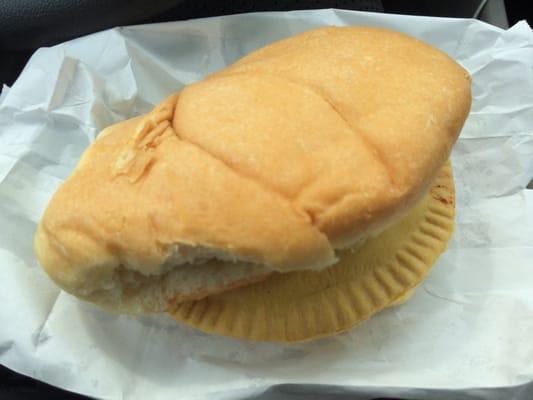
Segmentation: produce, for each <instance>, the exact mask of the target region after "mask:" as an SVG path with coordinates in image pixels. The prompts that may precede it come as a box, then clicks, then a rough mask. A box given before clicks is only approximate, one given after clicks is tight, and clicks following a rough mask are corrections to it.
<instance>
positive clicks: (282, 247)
mask: <svg viewBox="0 0 533 400" xmlns="http://www.w3.org/2000/svg"><path fill="white" fill-rule="evenodd" d="M470 98H471V96H470V78H469V76H468V73H467V72H466V71H465V70H464V69H463V68H461V67H460V66H459V65H458V64H457V63H455V62H454V61H453V60H452V59H450V58H449V57H448V56H447V55H446V54H444V53H442V52H441V51H439V50H437V49H435V48H432V47H430V46H429V45H427V44H425V43H423V42H421V41H419V40H416V39H414V38H412V37H409V36H406V35H403V34H400V33H396V32H392V31H388V30H383V29H372V28H361V27H350V28H333V27H328V28H321V29H316V30H312V31H309V32H306V33H303V34H300V35H297V36H294V37H291V38H288V39H285V40H282V41H280V42H277V43H273V44H271V45H269V46H267V47H265V48H263V49H260V50H258V51H256V52H254V53H251V54H250V55H248V56H247V57H244V58H243V59H241V60H240V61H238V62H237V63H235V64H234V65H232V66H230V67H228V68H227V69H225V70H223V71H221V72H219V73H216V74H214V75H212V76H210V77H207V78H206V79H205V80H204V81H200V82H198V83H195V84H192V85H190V86H188V87H185V88H184V89H183V90H182V91H181V92H180V93H177V94H175V95H172V96H170V97H168V98H167V99H165V100H164V101H163V102H162V103H161V104H160V105H158V106H157V107H156V108H155V109H154V110H153V111H152V112H150V113H149V114H147V115H145V116H142V117H138V118H135V119H132V120H128V121H125V122H122V123H119V124H117V125H114V126H112V127H109V128H107V129H106V130H105V131H104V132H102V133H101V134H100V136H99V138H98V140H96V141H95V143H93V144H92V145H91V146H90V147H89V148H88V149H87V151H86V152H85V153H84V155H83V157H82V159H81V160H80V163H79V165H78V167H77V168H76V170H75V171H74V173H73V174H72V176H71V177H70V178H69V179H68V180H67V181H66V182H65V184H64V185H63V186H62V187H61V188H60V189H59V190H58V192H57V193H56V194H55V195H54V196H53V198H52V200H51V201H50V204H49V206H48V208H47V210H46V212H45V214H44V216H43V218H42V221H41V223H40V225H39V228H38V231H37V235H36V238H35V249H36V252H37V255H38V258H39V260H40V262H41V263H42V265H43V267H44V268H45V270H46V271H47V272H48V274H49V275H50V276H51V277H52V278H53V279H54V280H55V281H56V282H57V283H58V284H59V285H60V286H61V287H62V288H64V289H65V290H67V291H69V292H70V293H73V294H75V295H77V296H80V297H82V298H85V299H88V300H91V301H94V302H97V303H100V304H102V305H104V306H106V307H108V308H114V309H116V310H119V311H130V312H146V311H163V310H165V309H166V308H167V307H168V304H170V303H175V302H179V301H183V300H188V299H197V298H200V297H202V296H206V295H209V294H212V293H216V292H219V291H223V290H226V289H228V288H231V287H236V286H238V285H242V284H247V283H250V282H252V281H257V280H260V279H263V278H265V277H267V276H268V275H270V274H271V273H273V272H274V271H278V272H287V271H295V270H302V269H321V268H325V267H327V266H329V265H332V264H333V263H334V262H335V261H336V257H335V250H336V249H339V248H344V247H349V246H353V245H355V244H357V243H360V242H361V241H363V240H364V239H365V238H366V237H368V236H369V235H372V234H375V233H376V232H378V231H379V230H381V229H383V228H385V227H386V226H389V225H390V224H391V223H393V222H394V221H395V220H396V219H398V218H399V217H400V216H403V215H405V214H406V213H407V212H408V210H409V209H410V208H411V207H412V206H413V204H415V202H416V201H417V200H418V199H420V198H421V197H422V195H423V194H424V193H425V192H426V190H427V188H428V186H429V184H430V182H431V181H432V179H433V178H434V176H435V174H436V172H437V171H438V170H439V168H440V167H441V166H442V165H443V163H444V162H445V160H446V159H447V158H448V156H449V154H450V150H451V147H452V145H453V144H454V142H455V140H456V139H457V136H458V134H459V132H460V129H461V127H462V125H463V123H464V120H465V118H466V116H467V114H468V111H469V107H470ZM186 277H187V278H188V279H187V278H186Z"/></svg>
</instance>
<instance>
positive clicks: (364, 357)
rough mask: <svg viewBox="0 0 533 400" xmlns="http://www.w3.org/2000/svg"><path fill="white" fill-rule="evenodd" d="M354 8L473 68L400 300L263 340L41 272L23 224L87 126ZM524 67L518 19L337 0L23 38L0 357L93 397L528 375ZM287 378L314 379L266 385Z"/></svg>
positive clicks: (0, 304)
mask: <svg viewBox="0 0 533 400" xmlns="http://www.w3.org/2000/svg"><path fill="white" fill-rule="evenodd" d="M358 24H364V25H371V26H379V27H387V28H392V29H396V30H399V31H403V32H406V33H409V34H412V35H414V36H416V37H418V38H420V39H423V40H425V41H427V42H429V43H431V44H433V45H434V46H436V47H439V48H440V49H442V50H444V51H446V52H447V53H449V54H450V55H451V56H452V57H454V58H455V59H457V60H458V61H459V62H460V63H461V64H462V65H464V66H465V67H466V68H467V69H468V70H469V71H470V73H471V74H472V77H473V93H474V101H473V106H472V112H471V114H470V116H469V118H468V121H467V123H466V126H465V127H464V130H463V132H462V134H461V137H460V139H459V142H458V143H457V145H456V147H455V149H454V151H453V157H452V158H453V165H454V170H455V176H456V184H457V203H458V205H457V230H456V233H455V235H454V237H453V240H452V242H451V244H450V246H449V249H448V251H447V252H446V253H445V254H444V255H443V256H442V257H441V258H440V260H439V261H438V263H437V266H436V267H435V268H434V270H433V272H432V273H431V275H430V277H429V278H428V279H427V281H426V282H425V283H424V284H422V285H421V286H420V287H419V289H418V290H417V291H416V294H415V295H414V296H413V298H412V299H411V300H410V301H409V302H407V303H406V304H404V305H402V306H400V307H395V308H392V309H388V310H386V311H383V312H381V313H380V314H378V315H376V316H375V317H373V318H372V319H371V320H370V321H368V322H366V323H364V324H362V325H361V326H359V327H357V328H356V329H353V330H351V331H349V332H347V333H345V334H341V335H339V336H337V337H333V338H329V339H323V340H319V341H316V342H311V343H305V344H296V345H279V344H269V343H252V342H247V341H241V340H235V339H230V338H224V337H219V336H211V335H206V334H203V333H200V332H198V331H195V330H194V329H192V328H188V327H185V326H181V325H178V324H175V323H174V322H173V321H172V320H171V319H170V318H169V317H167V316H164V315H158V316H148V317H141V318H133V317H128V316H117V315H112V314H109V313H107V312H105V311H102V310H100V309H98V308H97V307H96V306H93V305H91V304H87V303H85V302H82V301H78V300H77V299H75V298H73V297H71V296H70V295H68V294H65V293H64V292H60V291H59V290H58V289H57V288H56V286H55V285H54V284H53V283H52V282H51V281H50V280H49V279H48V278H47V276H46V274H45V273H44V272H43V271H42V270H41V269H40V267H39V265H38V263H37V261H36V259H35V256H34V254H33V250H32V239H33V234H34V232H35V229H36V224H37V222H38V220H39V218H40V216H41V215H42V213H43V211H44V209H45V207H46V204H47V202H48V200H49V199H50V197H51V195H52V194H53V193H54V191H55V190H56V189H57V188H58V186H59V185H60V184H61V183H62V182H63V181H64V180H65V178H66V177H67V176H68V175H69V173H70V172H71V171H72V170H73V168H74V166H75V165H76V162H77V161H78V159H79V157H80V154H81V153H82V151H83V150H84V149H85V148H86V147H87V146H88V145H89V144H90V143H91V142H92V141H93V140H94V139H95V137H96V135H97V133H98V132H99V131H100V130H101V129H102V128H104V127H106V126H108V125H110V124H112V123H115V122H118V121H121V120H123V119H125V118H129V117H133V116H136V115H138V114H140V113H145V112H147V111H149V110H150V109H151V107H152V106H153V105H155V104H157V103H158V102H159V101H160V100H161V99H163V98H164V97H165V96H166V95H168V94H169V93H171V92H175V91H178V90H180V88H182V87H183V86H184V85H186V84H188V83H191V82H194V81H197V80H199V79H201V78H203V77H204V76H206V75H207V74H209V73H211V72H214V71H217V70H219V69H220V68H222V67H224V66H225V65H227V64H229V63H231V62H233V61H235V60H236V59H238V58H239V57H241V56H243V55H244V54H247V53H248V52H250V51H252V50H254V49H256V48H258V47H260V46H263V45H265V44H267V43H270V42H272V41H274V40H276V39H280V38H283V37H286V36H289V35H292V34H295V33H298V32H301V31H304V30H307V29H310V28H314V27H317V26H321V25H358ZM532 68H533V34H532V32H531V30H530V28H529V27H528V26H527V24H526V23H525V22H520V23H518V24H516V25H515V26H513V27H512V28H510V29H509V30H507V31H504V30H501V29H499V28H496V27H494V26H491V25H488V24H485V23H482V22H479V21H476V20H462V19H440V18H425V17H411V16H396V15H385V14H373V13H362V12H350V11H338V10H320V11H298V12H289V13H257V14H247V15H234V16H226V17H217V18H209V19H202V20H191V21H185V22H175V23H163V24H156V25H145V26H133V27H126V28H116V29H112V30H107V31H104V32H100V33H96V34H92V35H89V36H86V37H83V38H80V39H76V40H73V41H70V42H67V43H64V44H61V45H58V46H54V47H52V48H43V49H40V50H38V51H37V52H36V53H35V54H34V56H33V57H32V58H31V60H30V61H29V62H28V64H27V66H26V67H25V69H24V71H23V72H22V74H21V76H20V77H19V79H18V80H17V81H16V82H15V84H14V85H13V86H12V87H11V88H8V87H4V88H3V90H2V94H1V96H0V282H1V289H0V362H1V363H2V364H4V365H5V366H7V367H9V368H12V369H14V370H16V371H19V372H21V373H23V374H26V375H29V376H32V377H34V378H36V379H39V380H42V381H45V382H48V383H51V384H53V385H56V386H60V387H62V388H65V389H68V390H72V391H76V392H80V393H84V394H86V395H90V396H95V397H101V398H106V399H107V398H109V399H111V398H124V399H146V398H157V399H182V398H183V399H194V398H197V399H215V398H220V399H226V398H240V397H245V396H252V395H254V396H259V397H258V398H293V397H290V396H296V395H297V394H298V393H300V394H301V393H302V391H303V392H305V393H307V394H308V395H309V394H311V393H322V395H326V394H337V395H341V394H352V395H354V394H356V393H359V394H360V395H361V396H363V397H360V398H364V393H371V394H372V395H375V396H377V395H385V394H389V395H390V394H396V395H397V396H398V395H401V394H402V393H408V395H409V396H410V397H411V398H437V397H438V396H443V395H444V394H445V393H447V392H445V391H444V390H445V389H460V390H461V391H463V394H465V395H466V394H467V393H470V394H472V393H479V392H475V391H474V392H472V390H473V389H475V388H481V387H501V388H503V389H506V390H508V391H507V392H506V393H511V392H512V391H513V390H514V388H517V389H516V390H519V389H520V387H519V386H517V385H521V384H525V383H527V382H530V381H532V380H533V340H531V338H532V337H533V191H531V190H527V189H525V188H526V186H527V184H528V182H529V181H530V180H531V178H532V177H533V72H532V71H533V69H532ZM290 383H293V384H294V383H298V384H306V385H307V384H313V385H331V386H310V385H307V386H298V387H293V386H276V387H272V386H273V385H278V384H290ZM391 387H400V388H402V389H401V390H400V389H398V390H400V391H398V390H396V391H394V390H392V389H390V388H391ZM422 389H439V390H437V391H425V390H422ZM522 389H523V388H522ZM391 390H392V391H391ZM265 391H266V392H265ZM522 392H523V390H522ZM522 392H521V393H522ZM291 393H292V394H291ZM361 393H363V394H361ZM487 393H488V394H486V396H488V397H484V398H490V396H495V393H500V392H497V391H488V392H487ZM517 393H518V392H517ZM276 396H281V397H276ZM283 396H289V397H283ZM420 396H422V397H420ZM431 396H437V397H431ZM532 396H533V395H532ZM445 397H446V396H445ZM350 398H356V397H350ZM357 398H359V397H357ZM439 398H441V397H439ZM493 398H496V397H493ZM509 398H510V397H509Z"/></svg>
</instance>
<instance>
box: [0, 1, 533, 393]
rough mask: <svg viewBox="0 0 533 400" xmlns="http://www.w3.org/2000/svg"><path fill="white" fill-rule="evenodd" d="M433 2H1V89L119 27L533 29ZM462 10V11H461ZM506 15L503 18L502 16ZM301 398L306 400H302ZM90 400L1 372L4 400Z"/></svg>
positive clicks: (521, 14) (520, 8)
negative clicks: (55, 54)
mask: <svg viewBox="0 0 533 400" xmlns="http://www.w3.org/2000/svg"><path fill="white" fill-rule="evenodd" d="M481 3H482V2H481V1H454V2H446V1H431V0H332V1H328V0H292V1H291V0H271V1H260V0H255V1H254V0H232V1H228V0H225V1H219V0H151V1H146V0H115V1H108V0H46V1H44V0H41V1H38V0H0V83H2V84H6V85H8V86H11V85H12V84H13V82H14V81H15V80H16V78H17V77H18V75H19V74H20V72H21V70H22V68H23V67H24V65H25V64H26V62H27V60H28V59H29V57H30V56H31V54H32V53H33V52H34V51H35V50H36V49H37V48H39V47H43V46H53V45H55V44H58V43H61V42H63V41H65V40H69V39H72V38H75V37H78V36H81V35H84V34H88V33H91V32H95V31H99V30H102V29H107V28H110V27H113V26H117V25H131V24H140V23H150V22H163V21H177V20H184V19H190V18H200V17H209V16H215V15H227V14H235V13H243V12H253V11H286V10H295V9H312V8H342V9H351V10H361V11H375V12H386V13H400V14H412V15H432V16H440V17H461V18H471V17H473V16H475V14H476V11H479V15H477V17H478V18H481V19H483V20H485V21H489V22H491V23H493V24H495V25H498V26H500V27H503V28H505V27H507V26H512V25H513V24H514V23H516V22H517V21H519V20H521V19H527V20H528V22H529V24H530V25H532V24H533V14H532V12H531V11H530V10H529V8H531V7H527V4H526V3H527V2H526V1H518V0H506V1H493V0H488V1H487V2H486V4H485V6H484V8H483V9H480V10H478V6H479V5H480V4H481ZM459 5H460V6H459ZM502 9H503V12H502ZM299 398H305V396H303V397H299ZM4 399H10V400H11V399H14V400H18V399H28V400H30V399H31V400H33V399H71V400H72V399H87V397H84V396H80V395H75V394H72V393H68V392H65V391H62V390H59V389H56V388H53V387H52V386H49V385H47V384H44V383H42V382H38V381H35V380H33V379H31V378H27V377H24V376H22V375H19V374H16V373H14V372H13V371H11V370H9V369H7V368H5V367H2V366H0V400H4Z"/></svg>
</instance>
